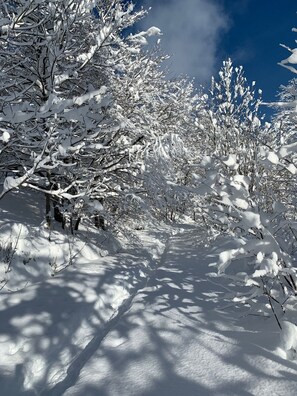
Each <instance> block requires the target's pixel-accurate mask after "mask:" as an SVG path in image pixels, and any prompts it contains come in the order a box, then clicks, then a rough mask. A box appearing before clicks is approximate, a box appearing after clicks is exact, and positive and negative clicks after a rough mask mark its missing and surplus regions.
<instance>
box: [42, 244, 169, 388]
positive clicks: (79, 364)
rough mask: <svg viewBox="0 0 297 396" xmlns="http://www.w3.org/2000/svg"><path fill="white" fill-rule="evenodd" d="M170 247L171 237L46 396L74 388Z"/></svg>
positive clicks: (163, 259)
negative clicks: (141, 277)
mask: <svg viewBox="0 0 297 396" xmlns="http://www.w3.org/2000/svg"><path fill="white" fill-rule="evenodd" d="M169 246H170V237H168V238H167V241H166V244H165V248H164V251H163V253H162V255H161V257H160V259H159V260H158V261H156V262H155V263H154V266H153V267H152V268H148V270H149V272H150V275H148V276H147V277H145V278H143V280H142V281H140V282H138V283H136V285H134V287H133V289H132V290H131V289H130V290H129V292H130V295H129V297H128V298H125V299H124V300H123V302H122V303H121V304H120V305H119V307H118V308H117V309H116V310H115V311H114V313H113V315H112V316H111V318H110V319H109V320H108V321H107V322H106V323H105V324H104V325H103V326H101V329H100V330H99V331H98V334H97V335H96V336H94V337H93V338H92V339H91V341H90V342H89V343H88V344H87V345H86V347H85V348H84V349H83V350H82V352H81V353H80V354H79V355H78V356H76V358H75V360H74V361H72V363H71V364H70V366H69V367H68V369H67V375H66V377H65V378H64V379H63V380H62V381H60V382H58V383H57V384H55V385H54V386H53V387H52V388H51V389H49V390H47V391H45V392H42V395H44V396H58V395H63V394H64V392H65V391H66V390H67V389H68V388H70V387H71V386H73V385H74V384H75V383H76V381H77V379H78V377H79V374H80V372H81V370H82V368H83V367H84V366H85V365H86V363H87V362H88V361H89V360H90V359H91V357H92V356H93V354H94V353H95V352H96V351H97V350H98V349H99V348H100V345H101V342H102V341H103V340H104V338H105V337H106V336H107V335H108V334H109V333H110V332H111V331H112V329H113V328H114V327H115V326H116V325H117V324H118V322H119V321H120V319H121V318H122V316H123V315H124V314H125V313H126V312H127V311H128V310H129V309H130V307H131V304H132V302H133V300H134V298H135V296H136V295H137V293H138V291H139V290H141V289H142V288H143V287H145V286H146V283H147V281H148V279H150V278H151V277H152V276H154V274H155V272H156V270H157V269H158V267H159V265H162V264H163V262H164V261H165V259H166V255H167V252H168V250H169Z"/></svg>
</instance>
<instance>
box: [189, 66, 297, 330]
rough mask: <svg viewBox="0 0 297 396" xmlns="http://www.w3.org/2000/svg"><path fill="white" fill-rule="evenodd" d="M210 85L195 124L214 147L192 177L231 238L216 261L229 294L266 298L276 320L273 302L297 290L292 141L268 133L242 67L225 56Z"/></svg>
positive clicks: (211, 221) (219, 228)
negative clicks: (229, 287)
mask: <svg viewBox="0 0 297 396" xmlns="http://www.w3.org/2000/svg"><path fill="white" fill-rule="evenodd" d="M234 73H235V75H234ZM253 86H254V84H253ZM213 87H214V88H213V89H212V91H211V105H210V106H212V107H210V108H209V109H207V108H206V110H204V113H202V115H203V114H204V115H206V118H205V119H206V121H207V122H206V123H205V121H204V123H203V124H202V126H203V128H200V129H201V130H202V133H203V134H204V136H205V139H207V135H208V133H209V142H210V144H209V147H208V149H209V148H210V147H211V148H212V149H211V150H209V151H208V152H207V154H208V155H206V156H204V157H202V160H201V163H200V172H199V176H197V178H196V180H197V181H198V182H199V183H200V188H199V190H200V194H201V195H202V196H203V200H202V202H201V212H202V214H203V220H204V222H205V224H206V226H207V227H211V228H213V229H214V230H215V231H216V233H219V234H220V235H221V234H225V235H228V238H230V237H231V239H232V241H233V245H234V246H233V247H232V248H231V249H227V250H222V251H220V254H219V261H218V263H216V264H215V266H216V267H217V270H218V275H219V276H222V277H224V278H225V277H227V278H228V279H230V285H232V286H233V287H234V286H235V288H234V294H233V295H232V298H233V299H234V301H236V302H242V303H244V304H247V305H249V306H253V308H254V309H256V310H258V311H261V312H263V311H265V306H266V305H268V307H269V308H270V309H271V310H272V311H273V313H274V315H275V318H276V319H277V321H278V323H279V325H280V321H279V318H278V313H277V312H276V311H277V308H276V307H275V305H276V306H278V307H279V308H280V309H281V310H284V309H285V308H284V303H285V302H286V301H288V299H289V298H290V297H291V296H295V294H296V291H297V289H296V270H295V266H294V253H295V250H296V247H297V244H296V231H295V226H294V220H295V215H294V210H295V207H294V203H293V200H292V188H293V185H294V184H295V183H296V180H295V165H294V154H293V152H294V150H295V144H290V145H282V146H281V145H280V144H278V145H277V144H276V142H277V141H276V139H271V138H269V135H268V134H269V133H270V132H271V125H269V124H264V125H262V123H261V121H260V119H261V117H260V116H259V115H258V107H259V103H260V99H255V93H254V91H253V88H250V87H248V86H247V84H246V80H245V78H244V77H243V71H242V69H241V68H237V69H234V70H233V67H232V63H231V62H230V61H228V62H225V63H224V66H223V69H222V71H221V73H220V82H219V83H215V82H213ZM258 302H259V303H260V304H257V303H258ZM280 326H281V325H280Z"/></svg>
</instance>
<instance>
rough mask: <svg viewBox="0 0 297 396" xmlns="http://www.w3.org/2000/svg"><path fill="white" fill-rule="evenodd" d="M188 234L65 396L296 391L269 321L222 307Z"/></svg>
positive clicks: (293, 370) (295, 378) (295, 373)
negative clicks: (278, 349) (277, 352)
mask: <svg viewBox="0 0 297 396" xmlns="http://www.w3.org/2000/svg"><path fill="white" fill-rule="evenodd" d="M201 243H202V241H201V240H200V236H199V235H198V234H197V233H196V232H195V231H194V232H186V233H184V234H183V235H179V236H175V237H173V238H172V239H171V241H170V245H168V246H167V249H166V251H165V252H164V255H163V257H162V264H161V265H160V266H158V268H157V269H156V271H155V275H154V276H152V277H151V278H150V281H149V282H148V284H147V285H146V287H144V288H143V289H141V290H139V291H138V292H137V293H136V295H135V296H134V299H133V303H132V304H131V306H130V307H129V309H128V310H127V309H125V310H124V311H123V312H121V313H120V320H118V321H117V322H116V323H115V326H112V328H110V329H109V332H108V334H107V335H106V337H105V338H104V340H102V342H101V344H100V348H98V349H97V350H94V353H93V354H92V357H91V358H90V359H89V360H88V362H86V364H85V365H84V367H82V368H81V371H80V375H79V377H78V379H77V381H76V383H75V384H74V385H73V386H72V387H70V388H69V389H68V390H67V391H65V393H63V394H65V395H67V396H70V395H71V396H72V395H73V396H74V395H82V394H84V395H88V396H98V395H100V396H156V395H158V396H169V395H170V396H180V395H184V396H196V395H199V396H200V395H201V396H204V395H205V396H207V395H209V396H210V395H211V396H223V395H226V396H227V395H228V396H230V395H261V396H263V395H264V396H265V395H271V394H273V395H295V394H296V392H297V364H296V362H291V361H286V360H284V359H282V358H281V357H279V356H278V355H277V354H276V353H275V352H274V350H275V348H276V346H277V344H278V342H279V335H278V329H277V326H276V324H275V322H274V321H273V319H260V318H254V317H252V316H248V315H247V316H242V310H240V309H237V308H236V307H234V308H228V307H226V302H224V301H223V299H222V296H223V295H224V292H225V291H224V290H223V288H222V287H220V286H219V285H217V284H216V283H214V282H211V281H210V280H209V279H208V277H207V276H206V273H207V272H208V262H209V261H210V258H208V259H207V251H208V252H209V248H204V247H203V243H202V244H201Z"/></svg>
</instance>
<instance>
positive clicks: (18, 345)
mask: <svg viewBox="0 0 297 396" xmlns="http://www.w3.org/2000/svg"><path fill="white" fill-rule="evenodd" d="M43 209H44V208H43V203H42V202H40V201H38V200H37V199H36V196H35V195H34V193H33V192H31V193H30V194H29V195H28V194H25V193H14V194H10V197H9V198H8V197H7V196H6V197H5V198H4V199H3V200H2V201H1V207H0V214H1V216H0V229H1V235H2V237H3V238H2V240H1V246H3V245H4V244H5V241H6V240H7V239H6V238H8V237H10V239H11V240H12V241H13V243H14V242H17V243H16V244H15V246H16V254H15V256H14V257H13V260H12V263H11V271H10V272H9V273H8V274H4V275H5V276H7V279H6V280H7V282H8V283H7V284H6V285H4V287H3V288H2V289H1V299H0V353H1V362H0V387H1V392H2V394H3V395H10V396H17V395H32V396H33V395H48V396H50V395H51V396H53V395H65V396H70V395H71V396H78V395H83V394H85V395H88V396H98V395H103V396H120V395H121V396H150V395H151V396H156V395H158V396H167V395H168V396H169V395H171V396H180V395H189V396H192V395H193V396H196V395H202V396H204V395H211V396H212V395H214V396H224V395H226V396H227V395H228V396H229V395H239V394H240V395H261V396H262V395H268V394H279V395H282V394H283V395H294V394H295V393H296V391H297V382H296V370H297V361H296V360H295V355H294V349H295V348H296V344H297V341H296V340H297V336H296V334H297V331H296V326H295V325H294V324H293V322H283V330H282V332H281V334H279V329H278V328H277V325H276V323H275V321H274V318H273V317H270V318H269V317H260V316H259V317H255V316H251V315H249V311H245V310H244V309H243V308H239V306H236V304H235V305H230V303H229V302H227V300H226V285H225V284H224V281H223V280H222V281H220V283H219V281H218V278H216V277H210V276H209V275H208V274H209V265H210V264H211V263H213V262H219V261H220V260H221V262H222V263H224V262H225V263H226V262H227V261H228V260H231V259H232V258H233V257H234V255H236V254H238V253H239V252H240V251H241V246H242V245H241V244H239V246H238V247H237V248H236V249H233V251H231V250H230V249H229V250H228V249H227V248H226V249H225V252H224V253H222V254H221V255H220V256H219V255H218V253H217V246H216V243H211V244H209V243H210V242H209V241H208V239H206V236H205V235H204V233H203V232H202V230H200V229H199V228H197V227H196V226H194V225H187V224H175V225H171V226H168V225H165V224H161V225H159V227H156V226H154V227H152V226H149V224H143V226H144V227H143V228H144V229H143V230H142V231H138V232H137V238H138V240H139V241H138V242H135V243H133V244H131V243H127V242H125V241H126V240H125V239H124V238H123V237H122V239H121V242H118V243H117V244H116V242H115V241H114V242H112V241H111V240H110V239H109V242H108V238H107V237H108V234H107V233H104V232H101V233H100V232H98V231H97V230H95V229H92V228H88V230H87V229H85V228H82V230H81V231H80V233H81V234H80V235H79V237H80V238H78V236H74V237H70V236H69V235H66V234H65V233H62V232H60V231H59V230H58V229H55V230H52V231H51V236H50V239H51V241H49V240H48V236H49V232H48V230H46V229H44V227H43V225H42V224H40V223H39V219H40V213H42V211H43ZM249 217H253V216H249ZM250 221H251V223H252V224H254V223H255V220H253V219H251V218H250ZM96 232H97V234H95V233H96ZM84 235H85V238H84V242H83V243H82V242H80V244H79V240H81V241H82V239H83V237H84ZM71 238H73V240H71ZM111 242H112V243H111ZM69 246H71V247H72V248H71V249H74V252H73V264H72V265H67V262H68V260H69V249H70V248H69ZM104 248H105V249H106V250H104ZM258 256H259V263H263V262H264V261H265V259H267V258H268V259H271V260H272V261H274V262H276V260H277V255H276V254H271V255H270V256H269V255H267V257H265V255H264V254H262V256H261V255H260V254H259V255H258ZM260 256H261V257H260ZM1 257H2V256H1V255H0V258H1ZM24 257H26V258H27V262H26V264H25V263H24V262H23V259H24ZM54 257H56V259H55V260H56V265H57V268H58V270H56V271H54V269H55V268H53V267H51V266H49V261H50V260H53V259H54ZM63 260H64V261H63ZM1 265H3V264H1ZM62 268H64V270H62ZM53 275H54V276H53ZM26 279H27V280H26ZM228 301H229V300H228Z"/></svg>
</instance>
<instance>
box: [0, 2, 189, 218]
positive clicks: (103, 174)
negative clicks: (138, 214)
mask: <svg viewBox="0 0 297 396" xmlns="http://www.w3.org/2000/svg"><path fill="white" fill-rule="evenodd" d="M144 14H145V12H144V11H143V10H140V11H138V12H134V11H133V5H132V4H130V3H127V2H124V1H121V0H112V1H103V0H98V1H89V0H83V1H78V0H55V1H54V0H52V1H51V0H50V1H39V0H32V1H30V2H28V1H26V0H18V1H10V2H5V3H2V5H0V16H1V18H0V23H1V26H0V28H1V35H0V42H1V51H0V73H1V82H0V101H1V118H0V123H1V125H0V127H1V139H0V140H1V141H0V145H1V147H0V170H1V173H2V178H3V177H4V176H6V177H5V180H4V183H3V191H2V194H1V196H3V195H4V194H6V193H7V192H9V191H10V190H11V189H14V188H19V187H30V188H34V189H36V190H39V191H41V192H44V193H45V194H46V197H47V209H46V211H47V219H48V222H50V217H51V215H50V203H51V201H53V202H54V207H55V217H56V219H59V218H60V219H61V220H62V221H64V220H65V217H66V218H67V215H68V214H69V217H70V218H71V217H72V216H73V215H75V216H76V219H77V221H79V218H80V216H81V214H82V213H89V215H91V216H97V215H99V214H100V216H101V217H102V216H103V214H104V216H107V213H106V211H107V212H109V213H111V212H112V213H115V212H117V211H120V210H121V209H120V205H121V204H122V203H123V202H127V197H129V196H131V195H133V194H134V193H136V194H137V193H138V192H137V188H139V186H141V182H139V178H140V174H141V172H143V169H142V166H143V161H144V158H148V157H149V155H148V153H151V152H152V151H153V150H154V148H155V153H157V152H158V153H159V155H162V149H161V146H162V142H164V136H165V135H166V134H167V135H168V136H169V135H170V134H171V135H174V133H177V132H178V131H179V129H180V127H181V124H182V123H184V121H183V115H182V111H176V110H177V109H179V104H178V101H179V98H180V97H181V96H182V94H181V93H180V92H184V91H185V89H184V88H183V87H182V83H177V84H175V85H174V84H173V83H170V82H169V81H166V80H165V79H164V75H163V72H162V71H161V70H160V63H161V62H162V57H160V56H157V55H154V54H152V53H151V54H149V53H147V52H145V51H144V50H143V46H144V45H145V44H146V43H147V38H148V37H150V36H153V35H159V34H160V31H159V29H157V28H154V27H152V28H150V29H148V30H147V31H146V32H138V33H130V34H127V33H125V31H126V30H127V28H130V27H131V26H132V25H133V24H134V23H135V22H136V21H137V20H138V19H139V18H141V17H143V16H144ZM187 97H188V96H187ZM184 103H186V101H184ZM182 108H183V107H182ZM187 111H188V110H187ZM185 117H188V116H185ZM165 140H166V139H165ZM142 188H143V187H142ZM124 207H125V205H124V206H123V208H124ZM104 211H105V213H103V212H104ZM77 224H78V223H77Z"/></svg>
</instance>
